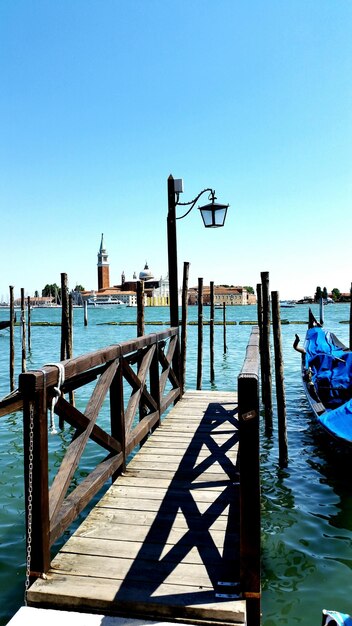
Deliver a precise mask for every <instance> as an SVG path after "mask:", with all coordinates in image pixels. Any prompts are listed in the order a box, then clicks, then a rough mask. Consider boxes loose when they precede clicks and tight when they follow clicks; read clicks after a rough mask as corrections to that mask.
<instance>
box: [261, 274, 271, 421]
mask: <svg viewBox="0 0 352 626" xmlns="http://www.w3.org/2000/svg"><path fill="white" fill-rule="evenodd" d="M261 279H262V298H263V342H262V346H261V347H262V353H261V359H263V372H264V384H263V388H264V389H263V391H264V415H265V426H266V430H267V433H270V432H271V429H272V425H273V403H272V381H271V357H270V292H269V272H261Z"/></svg>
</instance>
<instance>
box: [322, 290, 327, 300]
mask: <svg viewBox="0 0 352 626" xmlns="http://www.w3.org/2000/svg"><path fill="white" fill-rule="evenodd" d="M327 298H328V290H327V288H326V287H324V288H323V300H327Z"/></svg>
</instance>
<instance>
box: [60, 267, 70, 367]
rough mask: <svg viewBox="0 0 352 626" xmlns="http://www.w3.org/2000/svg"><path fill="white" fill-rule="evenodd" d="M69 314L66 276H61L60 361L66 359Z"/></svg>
mask: <svg viewBox="0 0 352 626" xmlns="http://www.w3.org/2000/svg"><path fill="white" fill-rule="evenodd" d="M69 328H70V312H69V303H68V289H67V274H65V273H62V274H61V350H60V360H61V361H64V360H65V359H66V358H68V352H69V347H68V346H69V335H70V330H69Z"/></svg>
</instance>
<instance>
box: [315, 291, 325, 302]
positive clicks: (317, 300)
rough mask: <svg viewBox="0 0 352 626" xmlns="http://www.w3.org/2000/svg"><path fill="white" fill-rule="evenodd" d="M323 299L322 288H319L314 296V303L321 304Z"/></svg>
mask: <svg viewBox="0 0 352 626" xmlns="http://www.w3.org/2000/svg"><path fill="white" fill-rule="evenodd" d="M322 297H323V295H322V290H321V287H317V288H316V292H315V295H314V301H315V302H320V300H321V298H322Z"/></svg>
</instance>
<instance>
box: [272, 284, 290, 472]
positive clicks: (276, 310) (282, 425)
mask: <svg viewBox="0 0 352 626" xmlns="http://www.w3.org/2000/svg"><path fill="white" fill-rule="evenodd" d="M271 306H272V316H273V334H274V354H275V383H276V401H277V419H278V436H279V465H280V467H287V463H288V447H287V428H286V397H285V383H284V362H283V356H282V341H281V319H280V300H279V293H278V292H277V291H272V292H271Z"/></svg>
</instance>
